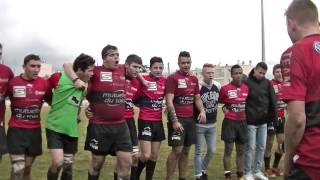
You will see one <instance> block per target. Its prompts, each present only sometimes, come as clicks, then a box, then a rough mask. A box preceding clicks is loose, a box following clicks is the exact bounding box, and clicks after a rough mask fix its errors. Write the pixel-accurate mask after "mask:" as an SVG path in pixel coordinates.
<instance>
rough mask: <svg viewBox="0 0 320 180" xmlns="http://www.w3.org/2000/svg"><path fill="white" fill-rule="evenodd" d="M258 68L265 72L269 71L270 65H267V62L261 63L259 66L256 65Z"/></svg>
mask: <svg viewBox="0 0 320 180" xmlns="http://www.w3.org/2000/svg"><path fill="white" fill-rule="evenodd" d="M257 68H262V69H264V70H266V71H267V70H268V65H267V64H266V63H265V62H259V63H258V64H257V65H256V69H257Z"/></svg>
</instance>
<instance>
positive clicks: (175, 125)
mask: <svg viewBox="0 0 320 180" xmlns="http://www.w3.org/2000/svg"><path fill="white" fill-rule="evenodd" d="M172 128H173V129H174V130H175V131H180V132H183V130H184V129H183V126H182V124H181V123H180V122H178V121H175V122H173V123H172Z"/></svg>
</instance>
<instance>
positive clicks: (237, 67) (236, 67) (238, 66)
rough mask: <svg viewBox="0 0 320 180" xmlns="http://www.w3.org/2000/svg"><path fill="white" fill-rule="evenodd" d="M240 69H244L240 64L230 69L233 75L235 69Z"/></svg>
mask: <svg viewBox="0 0 320 180" xmlns="http://www.w3.org/2000/svg"><path fill="white" fill-rule="evenodd" d="M239 68H240V69H242V67H241V66H240V65H239V64H235V65H233V66H231V69H230V73H231V75H232V74H233V70H234V69H239Z"/></svg>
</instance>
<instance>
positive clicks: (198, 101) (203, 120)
mask: <svg viewBox="0 0 320 180" xmlns="http://www.w3.org/2000/svg"><path fill="white" fill-rule="evenodd" d="M194 98H195V105H196V107H197V109H198V110H199V112H200V113H199V116H198V117H197V118H198V120H199V123H206V111H205V110H204V107H203V103H202V100H201V97H200V94H196V95H195V96H194Z"/></svg>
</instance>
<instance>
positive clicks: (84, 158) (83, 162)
mask: <svg viewBox="0 0 320 180" xmlns="http://www.w3.org/2000/svg"><path fill="white" fill-rule="evenodd" d="M48 111H49V108H43V110H42V112H41V117H42V123H43V124H44V122H45V121H46V117H47V113H48ZM81 114H82V116H81V117H82V121H81V123H80V124H79V127H80V138H79V146H78V147H79V151H78V153H77V154H76V159H75V162H74V166H73V176H74V178H73V179H74V180H84V179H87V172H88V164H89V159H90V154H89V152H87V151H84V150H83V147H84V140H85V135H86V126H87V122H88V121H87V119H86V118H85V116H84V114H83V113H81ZM9 116H10V112H7V113H6V119H7V120H8V118H9ZM222 119H223V115H222V112H221V111H220V110H219V112H218V125H217V132H218V135H217V137H218V138H217V149H216V153H215V156H214V159H213V160H212V162H211V164H210V168H209V170H208V175H209V179H210V180H215V179H224V175H223V165H222V157H223V151H224V146H223V142H222V141H221V140H220V139H221V132H220V131H221V121H222ZM164 122H165V121H164ZM164 124H166V123H164ZM165 127H166V126H165ZM42 132H43V133H42V138H43V145H42V146H43V155H41V156H39V157H38V158H37V159H36V161H35V163H34V165H33V169H32V179H33V180H45V179H46V174H47V170H48V167H49V163H50V161H51V158H50V156H49V153H48V149H47V147H46V146H47V144H46V137H45V133H44V129H43V131H42ZM170 150H171V148H169V147H168V145H167V141H166V140H165V141H163V143H162V145H161V149H160V154H159V158H158V162H157V166H156V170H155V174H154V179H156V180H158V179H164V178H165V175H166V159H167V155H168V153H169V152H170ZM193 154H194V147H193V148H192V149H191V153H190V156H189V165H188V176H187V179H195V178H194V176H193ZM113 161H114V159H113V158H112V157H110V156H108V158H107V160H106V163H105V164H104V167H103V169H102V171H101V176H100V179H102V180H109V179H113ZM233 161H234V153H233ZM234 164H235V163H233V168H232V170H233V172H235V165H234ZM9 175H10V160H9V156H8V155H5V156H4V157H3V160H2V162H1V163H0V180H8V179H9ZM176 177H177V174H176ZM140 179H144V174H142V175H141V178H140ZM175 179H178V178H175ZM233 179H236V175H235V174H233ZM273 179H275V180H276V179H280V178H273Z"/></svg>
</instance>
